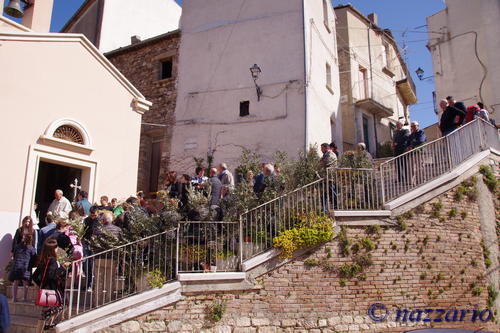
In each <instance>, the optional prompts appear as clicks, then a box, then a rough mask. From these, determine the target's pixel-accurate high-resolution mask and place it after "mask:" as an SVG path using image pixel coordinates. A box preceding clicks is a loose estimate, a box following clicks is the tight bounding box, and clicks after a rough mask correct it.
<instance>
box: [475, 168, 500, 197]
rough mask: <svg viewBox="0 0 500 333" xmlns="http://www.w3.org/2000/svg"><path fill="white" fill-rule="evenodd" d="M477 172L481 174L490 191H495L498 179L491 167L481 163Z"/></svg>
mask: <svg viewBox="0 0 500 333" xmlns="http://www.w3.org/2000/svg"><path fill="white" fill-rule="evenodd" d="M479 172H480V173H481V174H482V175H483V181H484V183H485V184H486V186H487V187H488V189H489V190H490V191H491V193H495V192H496V191H497V187H498V179H497V178H496V176H495V174H494V173H493V170H492V169H491V167H490V166H488V165H481V166H480V167H479Z"/></svg>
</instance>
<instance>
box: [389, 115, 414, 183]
mask: <svg viewBox="0 0 500 333" xmlns="http://www.w3.org/2000/svg"><path fill="white" fill-rule="evenodd" d="M409 136H410V131H408V129H406V128H403V123H402V122H400V121H398V122H397V123H396V133H394V138H393V143H392V147H393V149H394V156H399V155H401V154H403V153H404V152H405V151H406V146H407V144H408V138H409ZM396 163H397V168H398V180H399V181H404V180H405V178H406V168H405V165H404V164H405V163H404V161H403V158H400V159H398V160H397V161H396Z"/></svg>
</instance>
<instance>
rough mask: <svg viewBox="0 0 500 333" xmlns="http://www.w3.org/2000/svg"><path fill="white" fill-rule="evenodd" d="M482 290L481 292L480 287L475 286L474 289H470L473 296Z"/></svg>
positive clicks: (479, 293)
mask: <svg viewBox="0 0 500 333" xmlns="http://www.w3.org/2000/svg"><path fill="white" fill-rule="evenodd" d="M482 292H483V288H482V287H475V288H474V289H472V295H474V296H480V295H481V294H482Z"/></svg>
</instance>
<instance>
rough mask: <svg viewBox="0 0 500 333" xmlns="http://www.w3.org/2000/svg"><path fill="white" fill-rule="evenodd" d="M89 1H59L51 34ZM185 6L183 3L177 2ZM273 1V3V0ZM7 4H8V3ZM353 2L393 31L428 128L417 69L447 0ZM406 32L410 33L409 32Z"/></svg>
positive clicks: (428, 97)
mask: <svg viewBox="0 0 500 333" xmlns="http://www.w3.org/2000/svg"><path fill="white" fill-rule="evenodd" d="M84 1H85V0H55V1H54V11H53V15H52V25H51V31H53V32H58V31H59V30H60V29H61V28H62V27H63V26H64V24H65V23H66V22H67V21H68V19H69V18H70V17H71V16H72V15H73V14H74V13H75V12H76V10H77V9H78V8H79V7H80V6H81V4H82V3H83V2H84ZM176 1H177V2H178V3H179V4H180V5H182V0H176ZM270 1H272V0H270ZM5 3H7V1H5ZM347 3H350V4H351V5H353V6H354V7H355V8H356V9H358V10H359V11H360V12H361V13H363V14H365V15H368V14H370V13H373V12H375V13H377V14H378V25H379V26H380V27H381V28H383V29H391V30H392V33H393V36H394V37H395V39H396V41H397V42H398V45H399V48H400V50H401V53H402V56H403V58H404V59H405V60H406V63H407V66H408V69H409V72H410V73H411V74H412V77H413V81H414V82H415V85H416V87H417V97H418V104H416V105H413V106H411V107H410V110H411V112H410V117H411V119H412V120H416V121H418V122H419V123H420V126H421V127H426V126H428V125H431V124H433V123H435V122H436V121H437V118H436V115H435V114H434V105H433V103H432V92H433V91H434V80H433V79H432V78H429V79H426V80H424V81H420V80H419V79H418V78H417V76H416V74H415V70H416V69H417V68H418V67H421V68H422V69H423V70H424V71H425V73H424V77H427V76H430V75H432V73H433V70H432V61H431V54H430V52H429V51H428V50H427V48H426V47H425V45H426V44H427V30H426V28H427V27H426V17H427V16H431V15H432V14H434V13H436V12H438V11H440V10H442V9H444V8H445V7H446V5H445V3H444V1H443V0H350V1H345V2H342V1H338V0H334V1H333V5H334V6H338V5H341V4H347ZM405 31H406V32H405Z"/></svg>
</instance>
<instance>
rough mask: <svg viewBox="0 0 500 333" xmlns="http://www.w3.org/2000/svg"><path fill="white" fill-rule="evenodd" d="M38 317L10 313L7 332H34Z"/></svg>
mask: <svg viewBox="0 0 500 333" xmlns="http://www.w3.org/2000/svg"><path fill="white" fill-rule="evenodd" d="M39 318H40V314H39V316H38V318H31V317H24V316H17V315H12V314H11V316H10V329H9V333H36V327H37V325H38V320H39Z"/></svg>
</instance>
